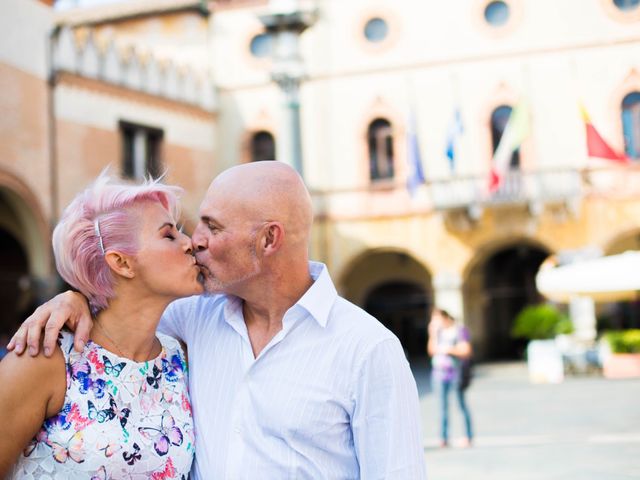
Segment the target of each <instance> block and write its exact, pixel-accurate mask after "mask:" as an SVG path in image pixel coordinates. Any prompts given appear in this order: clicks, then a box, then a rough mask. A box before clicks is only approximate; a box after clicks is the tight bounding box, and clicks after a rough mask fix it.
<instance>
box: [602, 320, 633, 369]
mask: <svg viewBox="0 0 640 480" xmlns="http://www.w3.org/2000/svg"><path fill="white" fill-rule="evenodd" d="M604 340H605V342H606V344H607V345H608V346H609V349H610V351H611V353H610V354H609V355H607V356H606V357H605V358H604V362H603V365H602V367H603V374H604V376H605V377H606V378H635V377H640V329H630V330H618V331H609V332H606V333H605V334H604Z"/></svg>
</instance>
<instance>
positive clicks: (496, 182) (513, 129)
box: [489, 100, 531, 193]
mask: <svg viewBox="0 0 640 480" xmlns="http://www.w3.org/2000/svg"><path fill="white" fill-rule="evenodd" d="M530 131H531V117H530V114H529V105H528V104H527V102H526V101H524V100H521V101H520V102H519V103H518V104H517V105H516V106H515V108H514V109H513V110H512V111H511V115H509V121H508V122H507V126H506V127H505V128H504V132H503V133H502V137H501V138H500V143H499V144H498V148H496V151H495V153H494V154H493V159H492V160H491V171H490V172H489V193H494V192H495V191H496V190H498V188H500V185H501V184H502V181H503V180H504V176H505V174H506V173H507V170H508V169H509V162H510V161H511V156H512V155H513V152H515V151H516V150H517V149H518V148H520V145H522V142H524V141H525V139H526V138H527V137H528V136H529V132H530Z"/></svg>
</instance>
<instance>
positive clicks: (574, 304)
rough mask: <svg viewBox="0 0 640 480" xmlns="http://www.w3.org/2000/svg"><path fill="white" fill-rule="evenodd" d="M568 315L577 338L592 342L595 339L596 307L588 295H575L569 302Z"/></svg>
mask: <svg viewBox="0 0 640 480" xmlns="http://www.w3.org/2000/svg"><path fill="white" fill-rule="evenodd" d="M569 317H570V318H571V321H572V322H573V327H574V329H575V331H574V336H575V337H576V338H577V339H578V340H582V341H585V342H593V341H595V339H596V307H595V302H594V301H593V299H592V298H590V297H584V296H575V297H572V298H571V301H570V302H569Z"/></svg>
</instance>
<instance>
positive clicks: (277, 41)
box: [259, 0, 316, 176]
mask: <svg viewBox="0 0 640 480" xmlns="http://www.w3.org/2000/svg"><path fill="white" fill-rule="evenodd" d="M305 5H307V6H306V7H305V6H302V5H301V2H300V1H298V0H271V2H270V3H269V9H268V10H267V11H266V12H265V13H263V14H262V15H260V16H259V18H260V21H261V22H262V24H263V25H264V26H265V29H266V31H267V33H268V34H269V35H270V36H271V39H272V45H273V50H272V52H273V68H272V70H271V79H272V80H273V81H274V82H275V83H276V84H277V85H278V86H279V87H280V89H281V90H282V92H283V93H284V98H285V118H286V128H284V129H283V132H284V133H285V135H284V136H285V137H287V136H288V137H289V138H288V139H287V140H288V141H285V142H282V143H281V145H284V147H285V148H284V149H283V150H284V152H283V153H284V155H283V158H284V159H285V161H288V162H289V163H290V164H291V165H292V166H293V167H294V168H295V169H296V170H297V171H298V173H299V174H300V175H301V176H302V175H303V168H302V140H301V130H300V83H301V82H302V80H303V79H304V77H305V72H304V65H303V62H302V57H301V56H300V51H299V40H300V34H301V33H302V32H303V31H305V30H306V29H307V28H308V27H310V26H311V25H313V23H314V22H315V20H316V10H315V9H314V8H310V7H309V6H308V4H307V2H305Z"/></svg>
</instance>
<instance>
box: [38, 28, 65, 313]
mask: <svg viewBox="0 0 640 480" xmlns="http://www.w3.org/2000/svg"><path fill="white" fill-rule="evenodd" d="M59 33H60V27H59V26H55V27H53V28H52V29H51V30H50V31H49V33H48V35H47V42H48V45H47V114H48V123H49V125H48V126H49V129H48V143H49V192H50V195H51V197H50V201H51V213H50V218H49V236H51V233H52V232H53V228H54V226H55V225H56V224H57V222H58V218H59V214H60V209H59V202H58V197H59V195H58V193H59V189H58V148H57V146H58V142H57V130H56V109H55V87H56V67H55V65H54V48H55V42H56V40H57V38H58V34H59ZM49 254H50V272H51V275H49V278H48V279H47V280H45V281H44V282H43V283H45V285H42V287H41V288H38V287H36V290H37V291H36V300H37V301H38V302H41V301H44V300H48V299H49V298H51V297H52V296H53V295H54V294H55V293H56V292H57V291H59V290H60V287H61V286H62V280H61V279H60V277H59V276H58V275H57V274H56V272H57V270H56V265H55V259H54V256H53V252H51V250H50V252H49Z"/></svg>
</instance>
